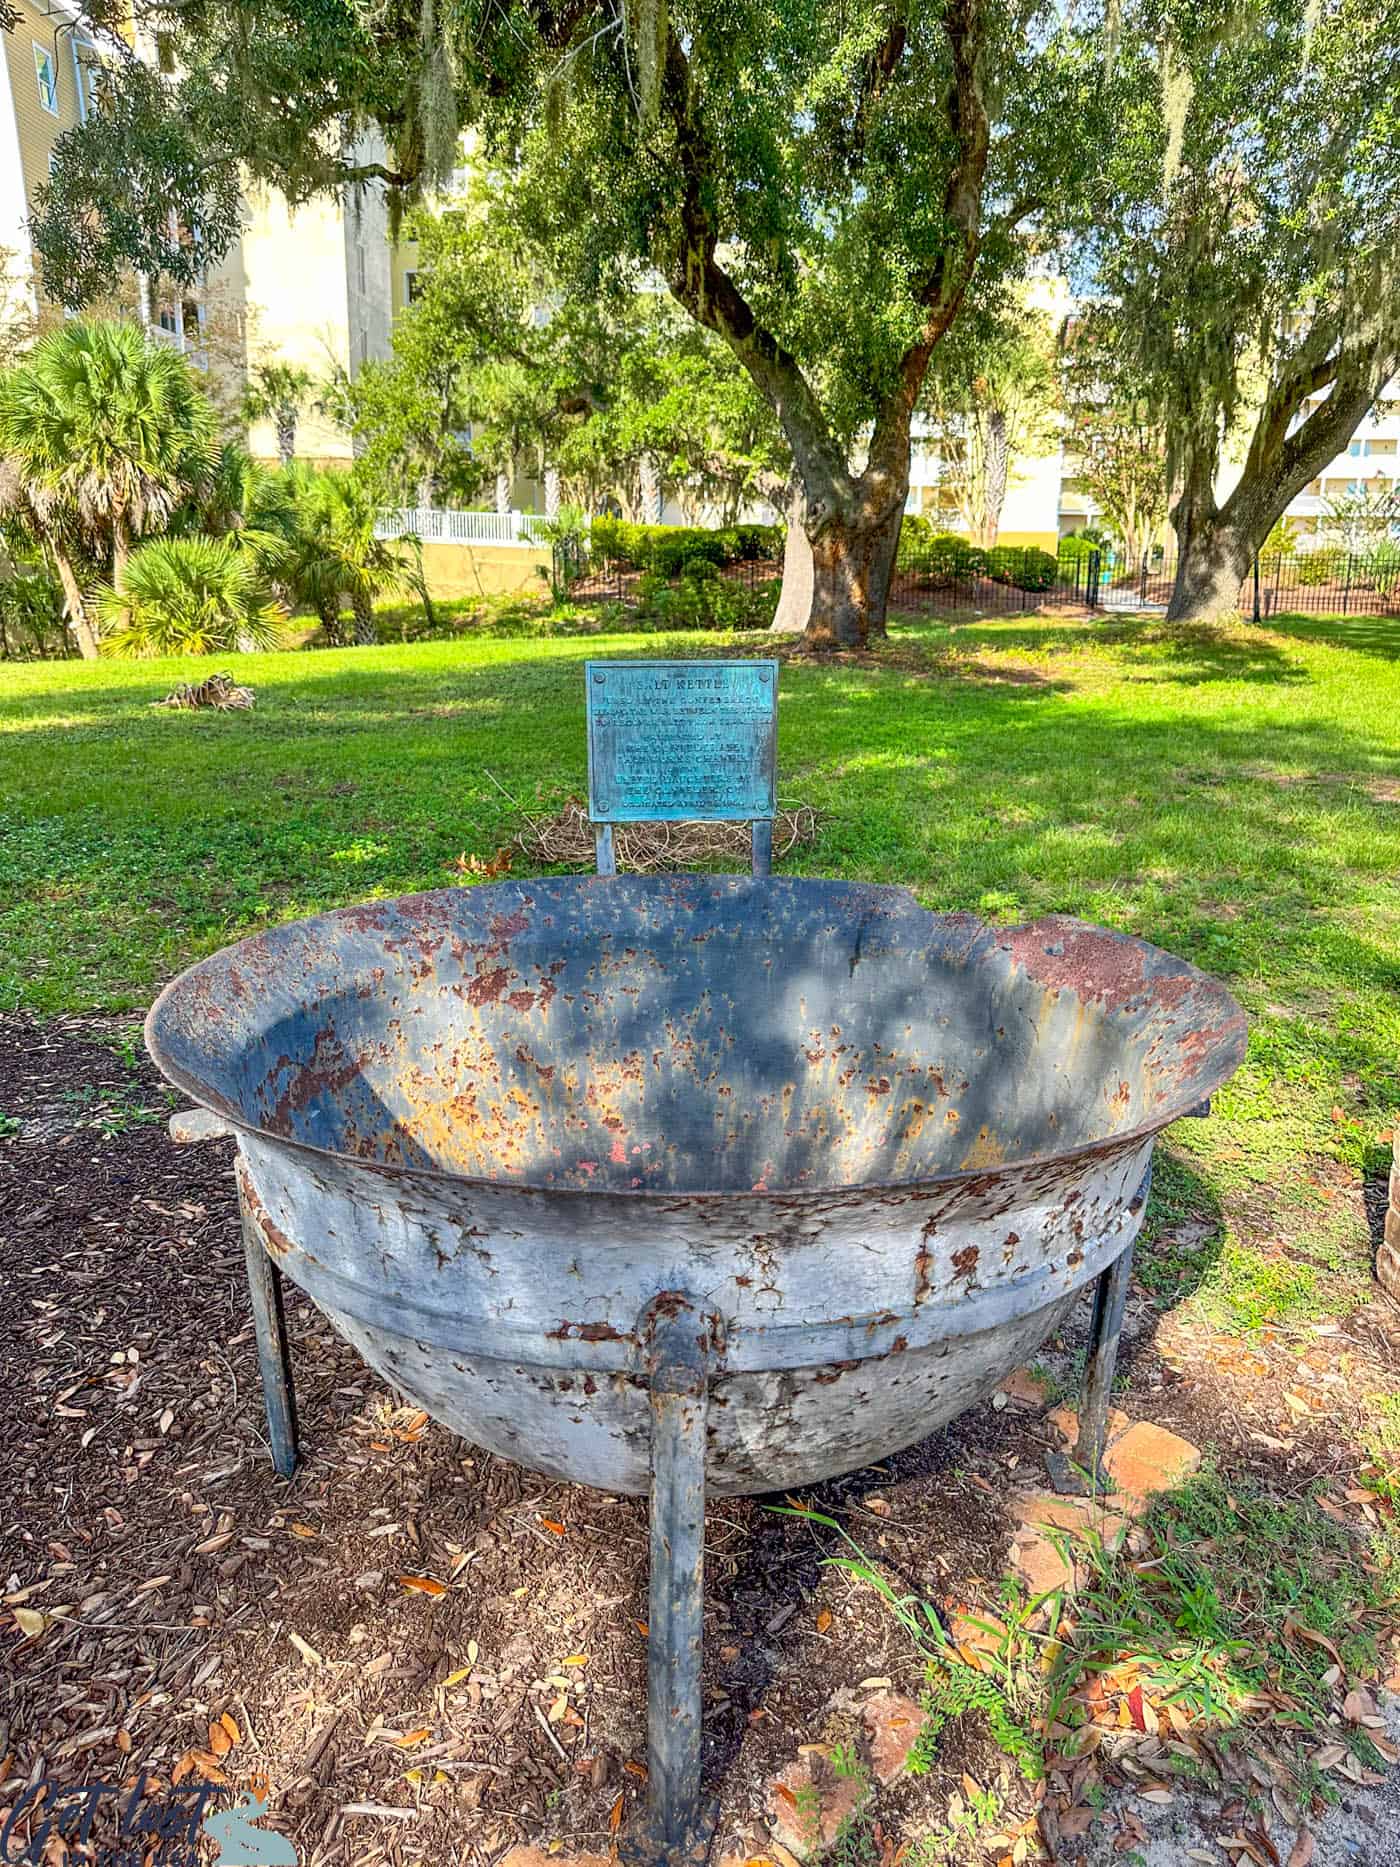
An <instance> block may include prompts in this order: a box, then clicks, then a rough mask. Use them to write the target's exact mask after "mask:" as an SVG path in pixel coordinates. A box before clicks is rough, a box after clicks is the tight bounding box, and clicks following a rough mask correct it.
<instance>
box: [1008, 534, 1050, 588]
mask: <svg viewBox="0 0 1400 1867" xmlns="http://www.w3.org/2000/svg"><path fill="white" fill-rule="evenodd" d="M1059 568H1060V567H1059V564H1058V562H1057V560H1056V559H1055V558H1053V557H1051V555H1050V553H1049V552H1048V551H1042V550H1041V548H1040V546H1039V545H1027V546H1026V547H1025V548H1024V549H1023V550H1022V552H1021V562H1020V565H1019V567H1018V569H1017V572H1016V574H1015V576H1013V577H1012V579H1011V581H1012V582H1013V583H1014V584H1016V585H1017V586H1018V587H1019V588H1020V589H1022V590H1049V589H1052V588H1053V587H1054V583H1055V579H1056V577H1057V576H1058V575H1059Z"/></svg>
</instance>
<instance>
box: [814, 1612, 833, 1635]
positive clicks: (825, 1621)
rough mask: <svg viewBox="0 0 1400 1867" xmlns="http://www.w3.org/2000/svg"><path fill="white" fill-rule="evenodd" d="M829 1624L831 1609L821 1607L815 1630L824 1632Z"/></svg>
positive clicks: (820, 1632)
mask: <svg viewBox="0 0 1400 1867" xmlns="http://www.w3.org/2000/svg"><path fill="white" fill-rule="evenodd" d="M830 1625H831V1609H830V1608H823V1609H822V1611H821V1613H820V1614H819V1615H818V1616H817V1632H818V1633H819V1634H824V1633H825V1632H826V1630H827V1628H828V1627H830Z"/></svg>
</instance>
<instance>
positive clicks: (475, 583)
mask: <svg viewBox="0 0 1400 1867" xmlns="http://www.w3.org/2000/svg"><path fill="white" fill-rule="evenodd" d="M549 570H550V561H549V551H548V549H547V548H539V547H537V548H535V549H533V550H531V549H529V548H528V547H526V546H524V545H461V544H442V543H433V542H429V543H425V544H424V546H423V575H424V576H425V578H426V579H427V583H428V589H429V591H430V592H431V594H432V595H433V596H440V597H451V596H516V595H525V596H540V595H543V594H545V593H546V592H547V591H548V589H549Z"/></svg>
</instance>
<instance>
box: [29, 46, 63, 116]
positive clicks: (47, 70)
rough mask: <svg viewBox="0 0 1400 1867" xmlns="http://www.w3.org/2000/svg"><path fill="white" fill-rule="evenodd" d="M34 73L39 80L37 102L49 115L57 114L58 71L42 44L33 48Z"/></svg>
mask: <svg viewBox="0 0 1400 1867" xmlns="http://www.w3.org/2000/svg"><path fill="white" fill-rule="evenodd" d="M34 75H35V77H36V78H37V79H38V80H39V102H40V103H41V104H42V105H43V106H44V109H45V110H47V111H48V113H49V115H50V116H51V117H56V116H57V115H58V73H57V72H56V71H55V70H54V68H53V60H52V59H51V58H50V57H49V55H48V53H47V52H46V51H45V50H44V48H43V46H41V45H36V46H35V48H34Z"/></svg>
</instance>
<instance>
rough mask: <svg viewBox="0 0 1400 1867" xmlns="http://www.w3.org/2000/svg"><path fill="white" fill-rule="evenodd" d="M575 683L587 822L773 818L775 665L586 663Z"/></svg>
mask: <svg viewBox="0 0 1400 1867" xmlns="http://www.w3.org/2000/svg"><path fill="white" fill-rule="evenodd" d="M584 687H585V692H586V694H587V699H588V709H587V710H588V814H589V816H590V817H592V818H593V819H594V821H595V822H603V823H661V822H670V821H676V820H678V819H683V818H690V819H698V820H701V821H704V820H718V819H721V818H735V819H742V818H745V817H766V818H771V817H772V816H773V814H774V812H775V810H776V809H777V796H776V784H777V763H778V664H777V662H776V661H695V660H690V661H589V662H585V664H584Z"/></svg>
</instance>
